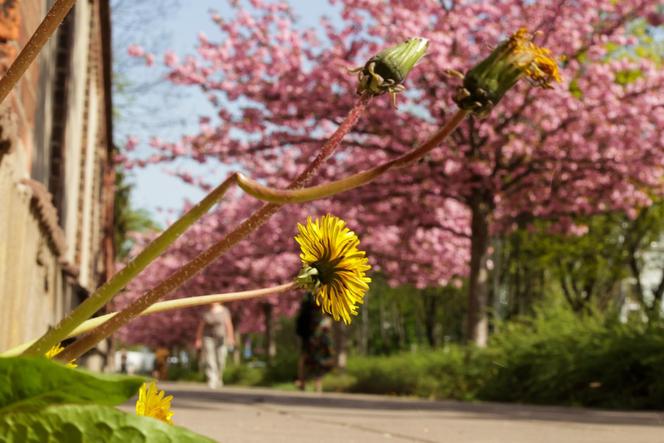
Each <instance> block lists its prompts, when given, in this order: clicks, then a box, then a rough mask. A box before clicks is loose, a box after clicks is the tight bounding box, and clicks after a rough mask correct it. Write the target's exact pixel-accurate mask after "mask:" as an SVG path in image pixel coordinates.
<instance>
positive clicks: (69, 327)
mask: <svg viewBox="0 0 664 443" xmlns="http://www.w3.org/2000/svg"><path fill="white" fill-rule="evenodd" d="M235 183H236V175H235V174H233V175H231V176H230V177H228V178H227V179H226V180H225V181H224V182H223V183H221V184H220V185H219V186H217V187H216V188H215V189H213V190H212V191H211V192H210V193H209V194H208V195H207V196H205V198H203V200H201V201H200V202H199V203H198V204H197V205H196V206H194V207H193V208H191V209H190V210H189V211H188V212H187V213H186V214H185V215H183V216H182V217H181V218H180V219H179V220H177V221H176V222H175V223H173V224H172V225H171V226H169V227H168V229H166V230H165V231H164V232H162V233H161V235H159V237H157V238H155V239H154V240H152V242H150V244H149V245H147V246H146V247H145V249H143V250H142V251H141V253H140V254H138V256H136V258H134V259H133V260H132V261H130V262H129V263H128V264H127V266H125V267H124V268H123V269H122V270H121V271H120V272H118V273H117V274H115V275H114V276H113V277H111V279H110V280H109V281H107V282H106V283H104V284H103V285H102V286H101V287H100V288H99V289H97V290H96V291H95V292H94V293H93V294H92V295H90V297H88V298H87V299H86V300H85V301H84V302H83V303H81V304H80V305H79V306H78V307H77V308H76V309H74V310H73V311H72V312H71V313H70V314H69V315H68V316H66V317H65V318H63V319H62V320H61V321H60V323H58V324H57V325H56V326H55V327H54V328H53V329H51V330H49V331H48V332H46V334H44V335H43V336H42V337H41V338H39V339H38V340H37V341H36V342H35V343H34V344H32V345H31V346H30V347H29V348H28V349H27V350H26V351H25V353H24V355H42V354H44V352H46V351H47V350H49V349H50V348H51V346H54V345H56V344H58V343H60V342H61V341H62V340H64V339H65V338H66V337H68V335H69V334H70V333H71V332H72V331H73V330H74V328H76V327H77V326H78V325H80V324H81V323H83V322H84V321H85V320H87V319H89V318H90V317H92V315H93V314H94V313H95V312H97V311H98V310H100V309H101V308H102V307H104V305H106V303H108V302H109V301H110V300H111V299H112V298H113V297H114V296H115V294H117V293H118V292H120V291H121V290H122V289H123V288H124V287H125V286H127V284H129V282H130V281H131V280H132V279H133V278H134V277H136V276H137V275H138V274H139V273H140V272H141V271H142V270H143V269H145V268H146V267H147V266H148V265H149V264H150V263H152V262H153V261H154V260H155V259H156V258H157V257H159V256H160V255H161V254H162V253H163V252H164V251H165V250H166V248H168V246H169V245H171V244H172V243H173V242H174V241H175V240H177V238H178V237H180V236H181V235H182V234H183V233H184V232H185V231H186V230H187V229H188V228H189V227H190V226H191V225H192V224H194V223H195V222H196V221H197V220H198V219H199V218H201V217H202V216H203V215H205V214H206V213H207V212H208V211H209V210H210V208H211V207H212V206H214V205H215V204H216V203H217V201H219V199H220V198H221V197H223V196H224V194H225V193H226V191H227V190H228V189H229V188H230V187H231V186H232V185H233V184H235Z"/></svg>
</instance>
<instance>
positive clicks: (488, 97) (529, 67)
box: [454, 28, 561, 115]
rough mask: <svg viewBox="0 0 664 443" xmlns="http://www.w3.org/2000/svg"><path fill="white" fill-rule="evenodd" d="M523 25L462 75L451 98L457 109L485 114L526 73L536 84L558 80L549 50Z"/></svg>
mask: <svg viewBox="0 0 664 443" xmlns="http://www.w3.org/2000/svg"><path fill="white" fill-rule="evenodd" d="M532 37H533V36H532V35H531V34H530V33H529V32H528V30H527V29H526V28H521V29H519V30H518V31H517V32H515V33H514V34H512V35H511V36H510V38H509V39H508V40H506V41H504V42H502V43H501V44H500V45H498V46H497V47H496V49H494V50H493V52H492V53H491V54H490V55H489V56H488V57H487V58H485V59H484V60H482V61H481V62H480V63H478V64H477V65H476V66H474V67H473V68H472V69H471V70H470V71H468V73H467V74H466V75H465V76H464V79H463V86H462V87H461V88H459V91H457V94H456V96H455V97H454V101H456V103H457V105H459V107H460V108H461V109H466V110H468V111H472V112H473V113H475V114H478V115H486V114H487V113H489V111H491V109H492V108H493V107H494V106H495V105H496V104H497V103H498V102H499V101H500V99H501V98H502V97H503V95H505V93H506V92H507V91H508V90H509V89H510V88H512V87H513V86H514V85H515V84H516V82H517V81H519V79H521V78H522V77H526V78H527V79H528V80H529V81H530V82H531V83H532V84H534V85H536V86H539V87H540V88H544V89H550V88H552V83H553V82H557V83H560V82H561V78H560V72H559V71H558V65H557V63H556V61H555V60H554V59H553V58H552V56H551V51H549V50H548V49H546V48H542V47H539V46H537V45H536V44H535V43H533V41H532Z"/></svg>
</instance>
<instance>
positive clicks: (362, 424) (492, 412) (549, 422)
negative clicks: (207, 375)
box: [159, 383, 664, 443]
mask: <svg viewBox="0 0 664 443" xmlns="http://www.w3.org/2000/svg"><path fill="white" fill-rule="evenodd" d="M159 387H160V388H161V389H165V390H166V391H167V393H168V394H173V395H174V397H175V398H174V400H173V410H174V412H175V416H174V417H173V418H174V421H175V422H176V424H179V425H183V426H186V427H188V428H190V429H192V430H195V431H197V432H199V433H201V434H204V435H207V436H209V437H212V438H214V439H215V440H218V441H220V442H223V443H244V442H270V443H271V442H275V443H278V442H289V443H301V442H302V443H304V442H306V443H314V442H344V443H345V442H349V443H350V442H357V443H374V442H416V443H417V442H423V443H431V442H450V443H489V442H500V443H503V442H504V443H595V442H596V443H664V413H657V412H612V411H596V410H586V409H573V408H554V407H535V406H522V405H507V404H495V403H493V404H489V403H485V404H470V403H458V402H448V401H446V402H439V401H426V400H413V399H404V398H392V397H383V396H374V395H350V394H327V393H326V394H314V393H300V392H286V391H276V390H269V389H244V388H232V387H225V388H223V389H221V390H218V391H212V390H210V389H208V388H207V387H205V386H204V385H200V384H190V383H160V384H159Z"/></svg>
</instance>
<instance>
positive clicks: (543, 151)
mask: <svg viewBox="0 0 664 443" xmlns="http://www.w3.org/2000/svg"><path fill="white" fill-rule="evenodd" d="M332 3H334V4H336V5H337V6H338V7H340V10H341V17H342V20H341V21H340V22H333V21H332V20H330V19H325V18H324V19H323V20H321V23H320V26H319V27H318V28H316V29H303V28H302V27H300V26H299V25H298V24H297V22H296V19H295V18H294V16H293V13H292V11H291V10H290V9H289V7H288V4H287V3H285V2H278V1H277V2H274V1H252V2H251V6H249V7H247V8H243V7H241V6H237V5H236V6H234V7H232V8H231V9H230V10H229V11H224V15H223V16H222V15H220V14H213V15H212V19H213V20H214V21H215V23H216V24H217V26H218V29H219V35H217V36H215V37H214V38H208V37H206V36H203V35H201V36H199V43H198V46H197V48H196V52H195V53H194V54H190V55H185V56H182V57H178V56H177V55H175V54H174V53H172V52H169V53H167V54H166V55H165V57H164V63H165V64H166V66H167V67H168V68H169V69H170V71H169V75H168V78H169V80H170V81H172V82H173V84H174V85H180V86H182V87H194V88H197V89H198V90H200V91H201V92H202V93H204V94H205V96H206V97H207V98H208V99H209V101H210V103H211V104H212V105H213V106H214V108H215V109H216V114H215V115H203V116H201V117H200V132H199V133H197V134H193V135H185V136H183V137H182V138H181V139H180V140H176V141H164V140H159V139H156V138H155V139H152V140H151V141H150V143H149V145H150V147H151V149H152V150H153V151H154V153H153V154H152V155H150V156H149V157H147V158H140V159H136V158H135V157H134V158H133V159H132V160H129V159H127V158H124V160H126V165H127V166H129V167H133V166H142V165H145V164H148V163H167V162H170V161H172V160H175V159H178V158H193V159H195V160H198V161H200V162H205V161H207V160H215V161H219V162H222V163H225V164H227V165H232V166H233V167H237V168H241V169H242V170H243V171H245V172H246V173H247V174H249V175H250V176H252V177H253V178H255V179H259V180H262V181H264V182H265V183H267V184H269V185H272V186H278V187H283V186H286V185H287V183H288V182H289V181H290V180H291V179H292V178H293V177H294V176H295V175H296V174H297V173H298V172H299V171H301V170H302V169H303V167H304V166H305V165H306V164H307V163H308V162H309V161H310V160H311V159H312V158H313V156H314V155H315V153H316V151H317V150H318V149H319V148H320V146H321V145H322V143H323V142H324V141H325V139H326V137H327V136H329V135H330V134H331V132H332V131H333V129H334V128H335V127H336V125H338V124H339V122H340V121H341V120H342V119H343V117H344V115H345V114H346V113H347V112H348V110H349V109H350V108H351V107H352V105H353V103H354V101H355V100H356V97H355V95H354V90H355V77H354V76H352V75H349V74H348V73H347V68H350V67H355V66H358V65H362V64H363V63H364V61H365V60H367V59H368V58H369V57H370V56H371V55H372V54H374V53H376V52H377V51H378V50H380V49H381V48H383V47H385V46H387V45H389V44H394V43H397V42H400V41H402V40H404V39H405V38H407V37H410V36H423V37H426V38H428V39H430V41H431V45H430V50H429V54H428V55H427V56H426V57H425V58H424V60H423V61H422V62H421V63H420V64H419V65H418V66H417V67H416V68H415V70H414V71H413V72H412V73H411V74H410V76H409V79H408V80H407V82H406V86H407V88H408V90H407V91H406V92H405V93H403V94H401V96H400V97H399V109H398V110H394V109H392V108H391V106H390V104H389V98H388V97H380V98H377V99H374V100H373V102H372V103H371V105H370V107H369V109H368V111H367V112H366V113H365V115H364V116H363V117H362V119H361V120H360V122H359V124H358V125H357V127H356V128H355V129H354V130H353V132H352V133H351V134H350V135H349V136H348V137H346V139H345V140H344V142H343V146H342V147H341V149H340V150H339V153H338V154H337V155H336V156H335V157H334V158H332V159H331V160H330V161H328V162H327V163H326V165H325V166H324V167H323V168H322V170H321V173H320V174H319V176H318V177H317V179H316V181H317V182H324V181H328V180H332V179H336V178H340V177H343V176H346V175H348V174H350V173H353V172H356V171H360V170H363V169H367V168H369V167H371V166H374V165H376V164H378V163H379V162H382V161H385V160H387V159H390V158H394V157H395V156H398V155H400V154H402V153H404V152H406V151H408V150H410V149H411V148H412V147H413V146H415V145H417V143H418V142H420V141H422V140H424V139H425V138H426V136H427V135H428V134H430V133H431V132H432V131H434V130H436V129H437V128H438V127H440V125H441V124H442V123H443V122H444V121H445V120H446V119H447V118H448V117H449V116H450V115H451V114H452V113H453V112H454V111H455V109H456V108H455V105H454V103H453V102H452V96H453V94H454V90H455V88H456V87H457V86H458V84H459V81H458V79H455V78H451V77H450V76H448V75H447V72H448V70H449V69H455V70H458V71H461V72H463V71H465V70H467V69H468V68H470V67H471V66H472V65H473V63H475V62H477V61H479V60H480V59H481V58H482V57H483V56H486V55H487V54H488V52H489V51H490V47H492V46H495V45H496V44H497V43H498V42H499V41H500V40H501V39H504V38H505V37H506V36H507V35H509V34H511V33H512V32H514V31H515V30H516V29H518V28H520V27H523V26H526V27H528V28H529V30H530V31H532V32H537V33H538V34H537V39H536V41H537V43H538V44H541V45H542V46H546V47H547V48H550V49H551V51H552V53H553V54H555V55H557V56H559V57H560V60H561V61H560V65H561V72H562V75H563V77H564V79H563V83H562V84H561V85H559V86H558V87H556V88H555V89H553V90H538V89H535V88H532V87H530V86H529V85H528V84H527V83H526V82H522V83H521V84H519V85H517V87H516V88H515V90H514V91H511V92H510V93H508V94H507V95H506V97H505V98H504V99H503V100H502V101H501V102H500V104H499V105H498V106H497V107H496V108H495V109H494V111H493V112H492V113H491V115H490V116H489V117H488V118H485V119H476V118H469V119H467V120H466V122H464V123H463V124H462V126H461V127H460V128H459V129H458V130H457V131H456V132H455V133H454V134H453V135H452V136H451V138H450V139H449V140H448V141H447V142H446V143H444V144H443V145H442V146H440V147H439V148H438V149H436V150H434V151H433V152H432V153H431V154H430V155H428V156H427V157H426V158H424V159H423V160H422V161H420V162H418V163H416V164H414V165H412V166H410V167H409V168H407V169H403V170H398V171H394V172H390V173H388V174H386V175H385V176H383V177H381V178H379V179H378V180H376V181H375V182H374V183H372V184H370V185H367V186H365V187H363V188H360V189H356V190H353V191H350V192H347V193H344V194H340V195H338V196H335V197H333V198H331V199H326V200H323V201H320V202H316V203H313V204H310V205H307V206H289V207H287V208H284V209H283V210H282V211H281V213H280V214H278V215H277V216H276V217H274V218H273V219H272V220H271V221H270V222H269V224H267V225H266V226H265V227H263V228H262V229H261V230H260V231H259V232H257V233H255V234H253V235H252V236H251V237H250V238H248V239H247V240H245V241H244V242H243V243H242V244H241V245H239V246H238V247H237V248H235V249H233V250H232V251H231V252H230V253H229V254H227V255H226V256H225V257H224V258H223V259H221V260H220V261H219V262H218V263H215V264H214V265H213V266H211V267H210V268H209V269H208V270H206V271H205V272H204V273H203V274H201V275H200V276H199V277H197V278H196V279H195V280H194V281H192V282H191V283H190V284H188V285H187V286H186V287H185V288H183V289H181V290H179V291H178V293H177V294H176V296H182V295H199V294H202V293H204V292H205V293H209V292H222V291H226V290H237V289H243V288H256V287H261V286H263V285H267V284H275V283H281V282H283V281H285V280H287V279H288V278H290V277H291V276H292V275H294V273H295V272H297V251H296V250H295V248H294V243H293V241H292V237H293V235H294V233H295V224H296V223H297V222H298V221H302V220H304V218H305V217H306V215H310V214H323V213H325V212H332V213H334V214H335V215H337V216H340V217H342V218H344V219H345V220H347V222H348V224H349V226H350V227H351V228H352V229H354V230H355V231H356V232H357V233H358V234H359V236H360V238H361V239H362V246H363V247H364V248H366V250H367V252H368V254H369V256H370V257H371V260H372V264H373V265H374V268H375V269H376V270H380V271H381V272H383V273H385V274H386V275H387V277H388V278H389V279H390V282H391V283H392V284H399V283H405V282H408V283H412V284H415V285H417V286H419V287H425V286H429V285H441V284H446V283H448V282H450V281H451V280H452V279H454V277H455V276H463V275H466V273H467V272H468V271H467V269H468V261H469V257H470V251H469V244H470V242H469V238H470V237H471V236H472V235H473V232H472V227H471V224H470V219H471V217H470V216H471V212H472V210H473V205H472V202H477V201H481V202H483V203H484V204H485V205H486V206H487V207H488V208H489V212H488V215H487V217H488V222H489V224H490V229H491V232H493V233H498V232H501V231H505V230H509V229H513V227H514V226H515V225H516V224H517V223H518V222H519V221H520V220H530V219H532V218H536V217H540V218H548V219H553V220H559V221H560V223H559V228H560V229H561V230H563V231H566V232H573V233H576V234H578V235H582V234H583V232H584V228H583V227H582V226H577V225H575V222H574V217H575V216H578V215H589V214H594V213H599V212H607V211H624V212H627V213H632V212H633V211H635V209H636V208H638V207H641V206H645V205H648V204H650V202H651V198H652V196H654V195H661V193H662V191H663V189H662V187H663V184H664V174H663V172H664V169H663V167H664V131H663V130H662V129H664V95H663V94H662V90H663V89H662V87H663V86H664V70H662V69H661V68H660V67H658V66H657V65H656V63H655V62H653V61H650V60H648V59H645V58H639V57H635V56H634V53H633V51H631V52H630V51H629V48H630V47H632V46H633V45H635V44H637V43H638V42H637V41H636V40H635V38H634V37H632V36H631V35H630V34H629V32H628V26H627V25H628V24H629V20H630V18H631V17H635V16H642V17H649V20H650V22H651V23H652V22H653V20H654V17H657V12H656V9H655V6H656V2H653V1H644V0H623V1H619V2H607V1H602V0H579V1H574V2H568V1H562V0H557V1H554V0H550V1H538V2H524V1H516V0H498V1H493V2H477V1H474V0H456V1H453V2H438V1H421V0H418V1H415V0H407V1H403V0H401V1H396V0H392V1H381V2H377V1H373V0H343V1H341V0H334V1H332ZM446 5H447V7H446ZM610 44H611V45H610ZM615 45H619V46H622V47H623V48H626V49H627V50H626V51H623V53H622V54H614V53H612V52H611V47H614V46H615ZM132 51H133V49H132ZM136 55H137V56H143V55H142V54H141V53H140V51H137V53H136ZM631 71H633V72H638V73H639V74H638V76H636V78H635V79H634V80H633V81H631V82H630V83H628V84H620V83H619V82H618V81H617V78H618V77H619V76H620V75H621V73H625V72H631ZM136 143H137V141H136V140H133V139H131V140H128V146H127V147H128V150H130V149H131V147H134V146H135V145H136ZM183 178H184V179H185V180H186V181H191V182H195V179H194V178H193V177H189V176H187V175H186V174H185V175H183ZM222 179H223V177H219V180H220V181H221V180H222ZM255 207H256V203H253V202H252V201H251V199H248V198H244V197H243V198H239V197H238V198H235V199H234V200H232V201H230V202H229V201H227V200H226V201H224V202H223V203H222V205H221V206H220V208H219V209H218V210H217V211H216V212H215V213H214V214H213V215H211V216H210V217H208V218H206V219H205V221H204V222H202V223H200V224H199V225H197V226H196V227H195V228H194V229H193V230H192V233H190V234H189V235H187V236H186V240H184V241H182V242H180V243H179V244H178V245H177V246H176V247H175V248H174V250H173V251H172V252H171V253H170V254H169V256H168V257H166V258H164V259H163V260H162V262H167V263H170V265H167V264H161V265H159V266H160V268H159V269H158V272H154V273H147V274H146V275H145V276H144V277H142V278H141V280H140V282H139V283H140V285H142V287H143V288H149V287H150V286H151V285H152V284H154V283H156V281H158V279H159V278H160V277H161V276H163V275H166V274H167V273H168V272H170V270H171V269H174V268H176V267H177V266H179V264H181V263H182V262H184V261H185V260H188V259H190V258H192V257H193V256H194V255H195V254H196V253H197V252H199V251H201V250H202V249H203V248H204V247H206V245H209V244H211V243H212V241H213V240H214V239H215V238H218V237H219V236H220V235H222V234H223V232H225V231H226V230H227V229H228V228H229V226H231V225H233V224H234V223H237V222H238V221H239V220H240V219H242V217H244V216H246V215H247V214H248V211H249V210H250V209H253V208H255ZM295 299H296V296H295V295H292V296H281V297H279V298H278V299H274V300H270V302H272V303H274V304H275V305H276V306H277V307H278V312H279V313H284V314H288V313H292V312H293V309H295V307H296V306H295V305H296V303H293V300H295ZM256 303H260V302H256ZM256 303H245V304H237V305H236V306H234V310H235V311H234V313H235V317H236V318H237V319H238V320H239V321H240V324H241V328H242V329H243V330H256V329H259V328H260V327H261V322H260V314H259V311H258V310H257V305H256ZM172 315H177V316H183V315H186V314H184V313H177V314H172ZM155 318H157V317H156V316H155ZM145 321H146V322H147V321H152V320H145ZM154 321H158V320H154ZM137 324H138V322H137ZM166 324H167V323H164V325H166ZM168 324H170V323H168ZM187 325H189V324H188V323H187ZM187 327H188V326H187ZM138 329H140V327H137V328H132V329H131V330H132V334H134V336H139V335H140V333H139V332H138V331H137V330H138ZM167 329H168V328H167ZM171 329H175V328H171ZM178 329H184V327H183V328H180V327H178ZM165 333H170V332H165ZM178 333H179V334H182V331H179V330H178V331H177V333H176V332H173V334H176V335H177V334H178ZM146 334H147V335H149V333H148V332H146ZM146 339H147V336H146Z"/></svg>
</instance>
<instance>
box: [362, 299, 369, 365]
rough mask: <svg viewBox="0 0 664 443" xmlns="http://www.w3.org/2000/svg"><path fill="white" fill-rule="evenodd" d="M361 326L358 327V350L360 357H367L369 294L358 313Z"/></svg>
mask: <svg viewBox="0 0 664 443" xmlns="http://www.w3.org/2000/svg"><path fill="white" fill-rule="evenodd" d="M360 315H361V316H362V325H361V327H360V349H361V351H362V355H369V294H367V295H365V296H364V306H362V311H361V313H360Z"/></svg>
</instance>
